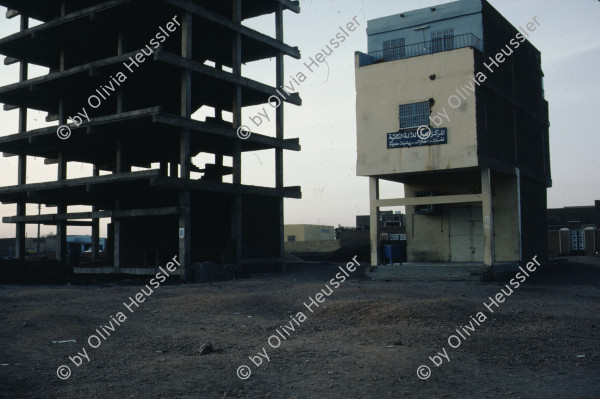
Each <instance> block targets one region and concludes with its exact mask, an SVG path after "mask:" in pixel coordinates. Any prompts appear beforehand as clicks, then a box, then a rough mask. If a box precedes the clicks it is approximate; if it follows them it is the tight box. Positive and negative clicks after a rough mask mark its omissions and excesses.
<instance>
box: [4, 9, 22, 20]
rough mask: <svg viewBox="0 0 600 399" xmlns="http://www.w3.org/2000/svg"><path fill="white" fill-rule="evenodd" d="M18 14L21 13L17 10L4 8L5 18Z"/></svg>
mask: <svg viewBox="0 0 600 399" xmlns="http://www.w3.org/2000/svg"><path fill="white" fill-rule="evenodd" d="M19 15H21V13H20V12H19V11H18V10H6V19H12V18H14V17H17V16H19Z"/></svg>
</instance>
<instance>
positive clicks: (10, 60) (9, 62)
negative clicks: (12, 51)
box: [4, 57, 21, 65]
mask: <svg viewBox="0 0 600 399" xmlns="http://www.w3.org/2000/svg"><path fill="white" fill-rule="evenodd" d="M20 61H21V60H19V59H18V58H13V57H6V58H4V65H12V64H16V63H18V62H20Z"/></svg>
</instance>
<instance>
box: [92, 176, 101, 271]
mask: <svg viewBox="0 0 600 399" xmlns="http://www.w3.org/2000/svg"><path fill="white" fill-rule="evenodd" d="M93 176H94V177H98V176H100V170H99V169H98V166H96V165H94V171H93ZM97 211H98V207H95V206H93V207H92V212H97ZM99 247H100V219H98V218H92V260H93V261H96V260H98V252H99Z"/></svg>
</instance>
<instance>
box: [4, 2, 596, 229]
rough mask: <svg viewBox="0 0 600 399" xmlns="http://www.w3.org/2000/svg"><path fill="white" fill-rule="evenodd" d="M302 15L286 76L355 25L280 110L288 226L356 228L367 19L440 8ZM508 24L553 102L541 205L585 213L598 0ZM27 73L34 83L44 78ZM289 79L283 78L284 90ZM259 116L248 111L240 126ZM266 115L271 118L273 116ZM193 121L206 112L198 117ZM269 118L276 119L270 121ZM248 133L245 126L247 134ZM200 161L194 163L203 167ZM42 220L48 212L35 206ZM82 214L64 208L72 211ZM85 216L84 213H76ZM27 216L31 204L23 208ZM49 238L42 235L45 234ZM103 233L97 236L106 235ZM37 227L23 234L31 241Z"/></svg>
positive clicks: (316, 8)
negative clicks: (524, 36) (520, 31)
mask: <svg viewBox="0 0 600 399" xmlns="http://www.w3.org/2000/svg"><path fill="white" fill-rule="evenodd" d="M300 3H301V8H302V12H301V13H300V14H294V13H291V12H287V13H286V14H285V19H284V21H285V40H286V42H287V43H288V44H290V45H292V46H298V47H299V48H300V50H301V53H302V60H294V59H291V58H287V59H286V75H289V76H291V75H293V76H295V75H296V73H297V72H299V71H303V72H306V67H305V66H304V65H303V62H306V61H307V60H308V58H309V57H311V56H314V55H315V53H317V52H318V51H320V49H321V48H322V47H324V46H325V45H326V44H327V43H329V40H330V39H331V38H333V37H335V35H336V34H337V33H338V31H339V26H340V25H345V24H346V23H347V22H349V21H350V20H352V19H353V18H354V17H355V16H356V17H357V20H358V22H359V23H360V24H361V25H360V27H359V29H358V30H357V31H355V32H354V33H351V37H350V38H349V39H348V40H346V42H345V43H343V44H342V45H341V46H340V47H339V48H338V49H336V50H335V51H334V53H333V54H332V55H331V56H330V57H328V59H327V65H322V66H321V67H320V68H318V69H317V70H315V71H314V73H312V74H307V80H306V81H305V82H303V83H302V84H301V85H300V87H299V89H298V91H299V93H300V96H301V97H302V100H303V105H302V106H301V107H296V106H293V105H286V107H285V110H286V137H288V138H293V137H298V138H300V144H301V145H302V151H301V152H297V153H296V152H286V154H285V184H286V185H287V186H301V187H302V193H303V199H301V200H286V201H285V205H286V211H285V223H286V224H296V223H309V224H317V223H320V224H326V225H335V226H337V225H338V224H341V225H346V226H353V225H354V223H355V215H356V214H357V213H360V214H367V213H368V179H367V178H366V177H356V123H355V115H356V113H355V86H354V52H355V51H366V50H367V36H366V32H365V30H366V26H367V21H368V20H370V19H374V18H379V17H383V16H386V15H391V14H397V13H400V12H404V11H410V10H413V9H418V8H423V7H429V6H434V5H438V4H443V3H447V2H446V1H439V0H438V1H435V0H430V1H427V0H402V1H390V0H344V1H341V0H318V1H316V0H302V1H301V2H300ZM490 3H491V4H492V5H493V6H494V7H495V8H496V9H497V10H498V11H500V13H501V14H502V15H504V17H505V18H506V19H508V21H509V22H511V23H512V24H513V25H515V26H518V25H523V24H525V23H526V22H528V21H530V20H531V19H532V18H533V17H535V16H537V20H538V21H539V22H540V24H541V26H539V27H538V29H537V31H535V32H534V33H533V34H532V35H531V36H530V38H529V39H530V41H531V42H532V43H533V44H534V45H535V46H536V47H537V48H538V49H539V50H540V51H541V53H542V68H543V70H544V73H545V79H544V85H545V90H546V99H547V100H548V102H549V103H550V122H551V127H550V151H551V163H552V178H553V182H554V185H553V187H552V188H551V189H549V190H548V206H549V207H551V208H555V207H564V206H582V205H592V204H593V202H594V200H595V199H600V176H598V172H597V171H598V167H599V166H600V165H599V164H598V163H599V161H598V160H597V159H598V157H597V155H598V153H599V151H600V137H599V135H598V133H597V125H596V121H595V117H596V116H597V115H599V114H600V112H599V111H598V109H597V104H598V102H597V101H595V100H596V99H595V98H592V94H593V93H598V92H599V91H600V90H599V89H600V87H599V84H598V78H597V76H596V73H597V72H596V71H598V68H599V65H600V44H599V43H600V42H599V41H598V37H600V2H599V1H598V0H573V1H564V0H490ZM5 11H6V9H4V8H2V7H0V12H1V14H2V16H0V36H1V37H4V36H7V35H9V34H12V33H15V32H17V31H18V18H15V19H12V20H6V19H5V18H4V17H3V15H4V13H5ZM246 24H247V25H248V26H250V27H252V28H258V29H260V30H261V31H263V32H265V33H267V34H269V35H273V34H274V17H273V16H269V17H268V18H264V17H261V18H257V19H254V20H251V21H247V22H246ZM45 73H46V71H45V70H44V69H43V68H32V70H31V76H38V75H41V74H45ZM244 73H245V74H247V75H249V76H250V77H252V78H254V79H256V80H259V81H261V82H264V83H268V84H273V85H274V61H273V60H270V61H262V62H258V63H253V64H249V65H248V66H246V67H244ZM288 80H289V78H286V82H287V81H288ZM17 81H18V68H17V65H12V66H4V65H3V64H2V63H0V85H6V84H10V83H14V82H17ZM255 113H256V109H247V110H245V112H244V120H245V121H246V122H248V116H250V115H254V114H255ZM17 116H18V111H16V110H15V111H3V110H2V109H0V136H4V135H8V134H12V133H15V132H16V131H17ZM45 116H46V114H45V113H42V112H38V111H32V112H30V115H29V128H31V129H32V128H37V127H42V126H46V125H47V124H45V123H44V122H43V121H44V118H45ZM270 116H274V112H271V114H270ZM196 117H197V118H198V119H202V118H203V117H204V114H203V112H198V113H197V114H196ZM272 119H274V118H272ZM251 127H252V126H251ZM253 130H255V131H257V132H258V133H264V134H268V135H272V134H273V133H274V126H273V125H272V124H266V123H265V124H264V125H262V126H261V127H260V128H257V129H253ZM202 161H203V158H201V157H198V158H197V159H196V160H195V162H196V163H197V164H200V165H201V162H202ZM89 174H91V167H89V166H85V165H81V164H69V169H68V176H69V178H74V177H81V176H87V175H89ZM16 176H17V172H16V158H0V185H2V186H7V185H14V184H16V181H17V180H16ZM55 177H56V166H51V165H50V166H48V165H43V161H42V160H40V159H37V160H34V159H30V161H29V165H28V176H27V178H28V179H27V181H28V183H32V182H40V181H48V180H53V179H55ZM242 182H243V183H244V184H256V185H268V186H273V185H274V155H273V151H264V152H259V153H250V154H245V155H244V158H243V178H242ZM382 191H383V194H384V196H385V197H402V196H403V190H402V186H401V185H398V184H383V185H382ZM42 209H43V210H42V213H50V212H51V211H52V209H47V210H46V209H44V208H42ZM78 209H80V208H69V210H70V211H75V210H78ZM83 209H84V210H85V208H83ZM15 210H16V207H15V206H14V205H0V217H1V216H12V215H14V214H15ZM28 213H29V214H35V213H37V206H34V205H32V206H30V207H28ZM51 231H53V229H52V228H51V227H44V226H43V227H42V234H44V233H48V232H51ZM105 231H106V230H105V228H104V227H103V228H102V232H101V234H102V235H105ZM35 232H36V226H29V227H28V230H27V234H28V236H33V235H35ZM69 234H89V229H82V228H70V229H69ZM11 236H14V225H6V224H0V237H11Z"/></svg>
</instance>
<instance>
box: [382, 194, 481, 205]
mask: <svg viewBox="0 0 600 399" xmlns="http://www.w3.org/2000/svg"><path fill="white" fill-rule="evenodd" d="M481 201H482V196H481V194H462V195H438V196H434V197H415V198H395V199H381V200H377V201H376V205H377V206H378V207H388V206H411V205H439V204H462V203H469V202H481Z"/></svg>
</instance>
